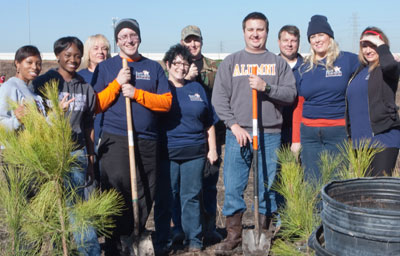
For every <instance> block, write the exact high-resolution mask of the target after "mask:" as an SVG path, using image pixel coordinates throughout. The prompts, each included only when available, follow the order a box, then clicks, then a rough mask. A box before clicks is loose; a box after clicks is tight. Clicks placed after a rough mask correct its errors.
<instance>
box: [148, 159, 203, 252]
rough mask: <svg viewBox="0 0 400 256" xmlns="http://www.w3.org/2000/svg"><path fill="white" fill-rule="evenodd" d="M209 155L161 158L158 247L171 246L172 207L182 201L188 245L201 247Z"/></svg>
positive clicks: (158, 187)
mask: <svg viewBox="0 0 400 256" xmlns="http://www.w3.org/2000/svg"><path fill="white" fill-rule="evenodd" d="M204 162H205V157H201V158H196V159H192V160H182V161H174V160H166V159H163V160H161V166H160V167H161V168H160V174H159V176H158V177H157V193H156V199H155V206H154V221H155V228H156V247H159V248H161V247H162V246H165V245H168V243H169V242H170V241H169V234H170V223H171V217H172V208H173V206H174V203H175V202H176V201H180V203H181V204H180V208H181V225H182V229H183V232H184V233H185V236H186V241H185V242H186V244H188V245H189V247H191V248H201V247H202V242H201V222H200V200H199V196H200V191H201V188H202V178H203V169H204Z"/></svg>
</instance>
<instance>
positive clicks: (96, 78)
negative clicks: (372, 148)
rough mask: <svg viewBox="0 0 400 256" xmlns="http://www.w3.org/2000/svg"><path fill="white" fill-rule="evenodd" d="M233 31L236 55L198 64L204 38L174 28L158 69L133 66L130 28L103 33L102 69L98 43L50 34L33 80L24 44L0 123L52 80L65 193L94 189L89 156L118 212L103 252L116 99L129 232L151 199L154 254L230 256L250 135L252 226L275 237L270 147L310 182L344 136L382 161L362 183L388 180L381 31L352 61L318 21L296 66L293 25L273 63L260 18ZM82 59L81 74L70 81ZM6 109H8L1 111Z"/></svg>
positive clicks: (114, 174) (396, 125) (391, 93)
mask: <svg viewBox="0 0 400 256" xmlns="http://www.w3.org/2000/svg"><path fill="white" fill-rule="evenodd" d="M242 30H243V36H244V41H245V48H244V49H243V50H240V51H238V52H235V53H233V54H231V55H229V56H228V57H226V58H225V59H224V60H223V61H222V62H221V63H220V65H219V66H218V65H217V63H216V62H215V61H213V60H211V59H208V58H206V57H205V56H203V54H202V52H201V49H202V46H203V37H202V34H201V31H200V29H199V28H198V27H197V26H193V25H190V26H187V27H185V28H183V29H182V32H181V40H180V42H179V43H178V44H176V45H173V46H172V47H171V48H170V49H169V50H168V51H167V52H166V54H165V57H164V58H163V61H162V63H161V65H160V63H158V62H156V61H153V60H150V59H148V58H145V57H143V56H142V55H141V54H140V53H139V46H140V44H141V33H140V27H139V23H138V22H137V21H136V20H134V19H122V20H120V21H119V22H118V23H117V24H116V27H115V31H114V36H115V40H116V42H117V45H118V47H119V49H120V52H119V54H118V55H116V56H114V57H112V58H111V57H110V54H109V49H110V44H109V42H108V41H107V39H106V38H105V37H104V36H102V35H95V36H92V37H90V38H89V39H88V40H87V42H86V43H85V46H83V44H82V42H81V41H80V40H79V39H78V38H76V37H63V38H60V39H59V40H57V41H56V42H55V43H54V53H55V55H56V57H57V61H58V67H57V68H56V69H52V70H49V71H48V72H47V73H46V74H44V75H41V76H39V74H40V71H41V62H42V60H41V57H40V52H39V51H38V49H37V48H36V47H34V46H23V47H21V48H20V49H18V51H17V52H16V55H15V62H14V63H15V66H16V68H17V74H16V75H15V76H14V77H12V78H10V79H9V80H7V82H6V83H5V84H4V85H3V86H1V87H0V124H1V125H3V126H5V127H7V128H8V129H10V130H15V131H17V130H19V129H23V123H22V121H21V117H23V116H24V114H25V107H24V102H25V101H27V100H29V101H32V100H33V101H35V102H36V103H37V104H38V106H43V104H44V102H45V100H46V99H44V95H43V94H42V90H41V88H42V87H43V86H44V84H45V83H46V82H48V81H50V80H51V79H56V80H57V81H59V83H60V86H59V99H60V104H61V106H62V107H63V108H64V109H65V111H66V115H69V116H70V123H71V127H72V130H73V138H72V139H73V140H74V141H76V143H77V145H78V147H77V150H76V151H77V152H73V153H76V154H79V155H80V156H82V157H80V158H78V161H79V164H80V165H81V167H83V169H84V170H85V172H82V171H80V170H78V169H77V170H74V171H73V172H72V175H71V177H70V178H71V179H72V180H73V184H74V185H75V186H76V187H77V188H78V189H82V188H83V187H84V185H85V180H86V179H88V178H89V179H90V180H93V179H95V176H96V175H95V173H96V172H95V171H94V169H95V168H94V166H95V162H96V159H95V156H97V160H98V162H99V163H98V166H99V169H100V174H99V180H100V187H101V189H102V190H108V189H116V190H117V191H118V192H120V193H121V195H122V196H123V198H124V201H125V208H124V211H123V213H122V215H119V216H114V219H115V224H116V226H115V228H114V230H113V233H112V236H111V237H108V238H106V242H105V247H104V250H105V255H130V254H133V252H132V251H131V246H130V245H129V243H127V242H126V241H129V237H130V236H131V234H132V231H133V223H134V221H133V211H132V194H131V184H130V178H129V175H130V173H129V154H128V152H129V150H128V147H129V143H128V136H130V135H129V134H128V131H127V118H126V110H125V102H126V101H125V98H126V97H127V98H129V99H131V101H130V103H131V108H132V119H133V127H134V134H133V137H134V140H135V143H134V144H135V159H136V165H137V166H136V167H137V168H136V171H137V189H138V204H139V221H138V222H139V231H140V233H143V232H144V231H145V225H146V221H147V219H148V217H149V214H150V211H151V208H152V206H153V202H155V204H154V221H155V228H156V231H155V237H154V241H153V242H154V245H155V251H156V254H157V255H167V254H168V253H169V252H170V250H171V244H172V243H183V244H184V245H185V246H186V247H187V249H188V251H190V252H199V251H201V249H202V248H203V242H205V241H207V242H210V243H218V244H217V245H216V247H215V253H216V254H227V253H230V252H233V251H235V250H236V248H238V247H239V245H240V244H241V235H242V216H243V213H244V212H245V211H246V202H245V200H244V198H243V194H244V190H245V188H246V186H247V183H248V177H249V171H250V167H251V162H252V153H253V152H252V151H253V149H252V144H253V141H252V136H251V135H250V134H251V133H252V132H254V129H257V130H258V134H259V135H258V145H259V150H258V169H259V172H258V175H259V179H258V180H259V185H258V188H259V191H258V193H259V216H260V223H261V227H262V228H264V229H274V232H276V231H277V230H278V229H279V225H280V222H279V215H277V214H276V212H277V204H276V199H275V192H274V191H272V190H271V186H272V184H273V182H274V180H275V176H276V172H277V154H276V151H277V150H278V149H279V148H280V147H281V145H288V146H290V147H291V150H292V151H293V152H294V153H295V154H300V157H301V160H302V165H303V166H304V168H305V179H306V180H311V179H318V178H319V177H320V171H319V166H318V157H316V156H318V154H319V153H320V152H322V151H324V150H327V151H329V152H330V153H332V154H335V153H337V152H338V148H337V146H338V145H340V144H341V143H343V141H344V140H346V139H347V138H351V139H352V140H353V142H354V144H355V145H357V141H361V140H364V139H371V140H372V141H375V142H377V143H379V145H380V147H383V148H384V150H383V151H382V152H380V153H378V154H377V155H376V156H375V158H374V160H373V162H372V164H371V166H370V173H369V175H371V176H376V175H384V174H386V175H391V171H392V170H393V168H394V167H395V163H396V159H397V155H398V151H399V148H400V118H399V115H398V112H397V110H398V107H397V106H396V104H395V94H396V91H397V84H398V79H399V72H400V67H399V64H398V63H397V62H396V61H395V59H394V58H393V55H392V54H391V53H390V50H389V41H388V39H387V37H386V35H385V34H384V33H383V31H381V30H380V29H378V28H376V27H368V28H366V29H365V30H364V31H363V32H362V34H361V37H360V50H359V54H358V57H357V55H356V54H353V53H349V52H343V51H340V50H339V47H338V44H337V43H336V42H335V40H334V32H333V30H332V28H331V26H330V24H329V23H328V20H327V18H326V17H325V16H322V15H314V16H312V17H311V20H310V22H309V26H308V30H307V39H308V41H309V43H310V46H311V51H310V54H309V55H307V56H306V57H304V58H303V57H302V56H301V55H300V54H299V53H298V49H299V44H300V32H299V29H298V28H297V27H296V26H293V25H287V26H284V27H282V28H281V30H280V31H279V35H278V45H279V48H280V54H279V56H278V55H275V54H273V53H271V52H269V51H268V50H267V49H266V42H267V36H268V32H269V21H268V19H267V17H266V16H265V15H264V14H262V13H259V12H253V13H250V14H248V15H247V16H246V17H245V18H244V19H243V22H242ZM82 59H83V63H84V65H85V67H84V69H82V70H80V71H79V72H78V68H79V66H80V64H81V61H82ZM123 59H126V60H127V62H128V67H124V66H123V65H122V60H123ZM254 69H256V70H257V72H256V74H254V73H253V72H252V70H254ZM31 82H32V83H31ZM252 90H256V91H257V94H258V102H257V107H258V113H259V117H258V127H253V120H252V101H251V95H252ZM9 99H11V100H13V101H16V102H18V104H19V107H17V108H16V109H14V110H11V109H10V106H9V104H8V102H9V101H8V100H9ZM39 109H44V108H42V107H40V108H39ZM43 112H44V114H45V109H44V111H43ZM95 116H96V117H95ZM224 143H225V152H224V153H225V155H224V160H223V162H224V167H223V175H224V185H225V199H224V206H223V211H222V213H223V214H224V215H225V216H226V224H225V226H226V230H227V237H226V239H224V240H222V236H221V235H220V234H219V233H218V232H217V231H216V225H215V217H216V211H217V198H216V194H217V188H216V184H217V181H218V176H219V167H220V164H221V159H220V156H221V151H222V144H224ZM85 175H86V176H85ZM82 196H83V195H82ZM81 235H83V236H84V239H81V237H80V236H79V235H77V237H76V241H77V244H78V248H79V251H80V252H81V253H82V254H84V255H100V247H99V245H98V242H97V236H96V232H95V230H94V229H91V228H89V231H88V232H87V233H85V234H81ZM82 241H83V243H82Z"/></svg>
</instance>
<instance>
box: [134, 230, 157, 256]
mask: <svg viewBox="0 0 400 256" xmlns="http://www.w3.org/2000/svg"><path fill="white" fill-rule="evenodd" d="M133 244H134V248H133V249H134V252H135V255H136V256H154V255H155V253H154V248H153V242H152V240H151V235H150V234H146V232H144V233H143V234H142V235H141V236H140V237H139V240H138V241H136V243H133ZM135 245H136V246H135ZM135 247H136V248H135Z"/></svg>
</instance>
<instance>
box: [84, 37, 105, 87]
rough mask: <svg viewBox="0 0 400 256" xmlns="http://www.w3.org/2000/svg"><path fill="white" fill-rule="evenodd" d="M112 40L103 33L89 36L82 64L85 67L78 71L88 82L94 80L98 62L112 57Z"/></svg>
mask: <svg viewBox="0 0 400 256" xmlns="http://www.w3.org/2000/svg"><path fill="white" fill-rule="evenodd" d="M110 57H111V55H110V42H109V41H108V40H107V38H106V37H105V36H103V35H102V34H96V35H93V36H89V38H88V39H87V40H86V42H85V45H84V52H83V60H82V64H83V67H84V69H82V70H80V71H79V72H78V74H79V75H81V76H82V77H83V79H85V81H86V83H89V84H90V83H91V82H92V76H93V72H94V69H95V68H96V67H97V64H99V63H100V62H102V61H103V60H106V59H108V58H110Z"/></svg>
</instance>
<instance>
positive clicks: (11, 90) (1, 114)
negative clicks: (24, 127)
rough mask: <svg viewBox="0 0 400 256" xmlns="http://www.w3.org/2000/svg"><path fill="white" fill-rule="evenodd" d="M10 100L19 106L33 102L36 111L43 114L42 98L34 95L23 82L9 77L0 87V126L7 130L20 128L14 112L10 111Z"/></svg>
mask: <svg viewBox="0 0 400 256" xmlns="http://www.w3.org/2000/svg"><path fill="white" fill-rule="evenodd" d="M10 100H11V101H15V102H17V103H18V104H19V105H21V104H23V103H28V102H29V101H32V100H34V101H35V103H36V105H37V106H38V109H39V110H40V111H41V112H42V113H44V107H43V101H42V98H41V97H40V96H38V95H36V94H34V93H33V92H32V90H31V88H29V87H28V85H27V84H26V83H25V82H24V81H22V80H21V79H19V78H17V77H11V78H10V79H8V80H7V82H5V83H4V84H3V85H2V86H1V87H0V125H2V126H4V127H5V128H7V129H8V130H17V129H19V128H20V127H21V123H20V122H19V121H18V119H17V118H16V117H15V114H14V111H12V110H11V109H10V105H9V102H10Z"/></svg>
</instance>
